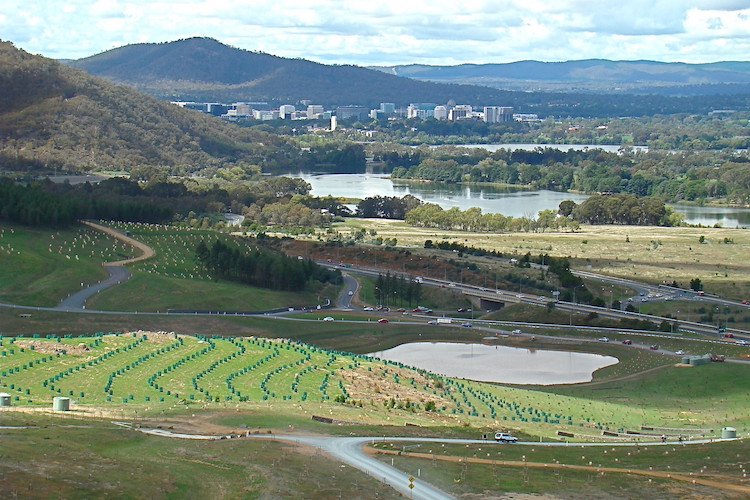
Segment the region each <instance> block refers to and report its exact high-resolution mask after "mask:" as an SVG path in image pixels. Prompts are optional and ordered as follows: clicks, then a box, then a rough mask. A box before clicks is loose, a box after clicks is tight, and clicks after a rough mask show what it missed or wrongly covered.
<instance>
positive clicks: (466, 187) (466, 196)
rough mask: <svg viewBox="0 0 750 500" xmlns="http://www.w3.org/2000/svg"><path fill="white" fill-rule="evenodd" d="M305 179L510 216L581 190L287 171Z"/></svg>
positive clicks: (318, 188)
mask: <svg viewBox="0 0 750 500" xmlns="http://www.w3.org/2000/svg"><path fill="white" fill-rule="evenodd" d="M290 176H291V177H299V178H302V179H304V180H305V181H307V182H309V183H310V185H311V186H312V191H311V194H312V195H313V196H328V195H331V196H337V197H338V196H342V197H346V198H360V199H362V198H368V197H372V196H399V197H401V196H405V195H407V194H410V195H412V196H415V197H417V198H419V199H420V200H422V201H424V202H426V203H435V204H437V205H440V207H442V208H443V209H445V210H448V209H450V208H453V207H458V208H459V209H460V210H467V209H469V208H472V207H479V208H481V209H482V213H498V214H503V215H508V216H511V217H523V216H526V217H535V216H536V215H537V214H538V213H539V212H541V211H542V210H555V211H556V210H557V209H558V207H559V205H560V202H561V201H565V200H572V201H575V202H576V203H581V202H583V201H584V200H586V199H587V198H588V195H585V194H576V193H565V192H562V191H548V190H543V189H538V190H529V189H518V188H514V187H504V186H494V185H483V184H443V183H438V182H414V181H406V180H399V179H394V180H393V181H391V179H390V178H389V177H388V174H322V175H316V174H307V173H299V174H290ZM673 206H674V208H675V210H677V211H678V212H681V213H683V214H685V222H687V223H688V224H695V225H698V224H699V225H703V226H713V225H715V224H721V225H722V226H724V227H728V228H735V227H750V209H747V208H734V207H710V206H709V207H699V206H692V205H673Z"/></svg>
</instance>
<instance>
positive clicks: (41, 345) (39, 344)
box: [14, 340, 90, 356]
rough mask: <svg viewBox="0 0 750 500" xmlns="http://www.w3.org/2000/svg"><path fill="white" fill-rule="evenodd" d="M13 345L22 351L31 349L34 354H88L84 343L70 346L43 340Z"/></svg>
mask: <svg viewBox="0 0 750 500" xmlns="http://www.w3.org/2000/svg"><path fill="white" fill-rule="evenodd" d="M14 344H15V345H17V346H18V347H23V348H24V349H33V350H34V352H38V353H41V354H61V353H63V352H65V353H67V354H72V355H73V356H85V355H86V354H88V353H89V352H90V349H89V346H88V345H86V344H85V343H84V342H81V343H80V344H78V345H70V344H58V343H57V342H50V341H43V340H16V341H15V342H14Z"/></svg>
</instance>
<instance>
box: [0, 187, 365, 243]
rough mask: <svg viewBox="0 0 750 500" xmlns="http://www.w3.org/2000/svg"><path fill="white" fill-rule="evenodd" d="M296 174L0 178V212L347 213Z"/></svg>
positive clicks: (218, 222)
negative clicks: (244, 178)
mask: <svg viewBox="0 0 750 500" xmlns="http://www.w3.org/2000/svg"><path fill="white" fill-rule="evenodd" d="M309 191H310V185H309V184H308V183H307V182H305V181H303V180H302V179H292V178H289V177H268V178H264V179H262V180H261V181H259V182H255V183H248V182H230V181H227V180H222V179H216V180H214V181H211V182H208V181H205V182H199V181H197V180H195V179H193V180H190V179H183V180H182V182H179V181H166V180H154V181H152V182H145V183H144V182H137V181H131V180H129V179H126V178H122V177H113V178H110V179H105V180H103V181H101V182H99V183H97V184H89V183H82V184H75V185H71V184H67V183H53V182H50V181H37V182H34V183H30V184H23V183H17V182H15V181H13V180H11V179H7V178H0V218H2V219H5V220H10V221H14V222H18V223H21V224H27V225H44V226H65V225H70V224H72V223H74V222H75V221H77V220H79V219H108V220H121V221H132V222H173V223H176V224H182V225H190V226H193V227H213V226H216V227H223V226H224V224H225V223H224V222H223V221H224V215H223V214H224V213H225V212H227V211H233V212H234V213H236V214H241V215H245V216H246V222H247V224H246V226H245V228H247V227H248V226H253V228H252V229H253V230H257V231H262V230H264V229H265V228H266V227H269V226H281V227H285V228H289V227H305V228H312V227H320V226H326V225H329V224H330V223H331V221H332V220H333V217H334V216H337V215H351V212H350V211H349V210H348V209H347V208H346V207H345V206H344V205H343V204H342V202H341V201H340V200H338V199H336V198H332V197H325V198H317V197H313V196H310V195H309V194H308V193H309Z"/></svg>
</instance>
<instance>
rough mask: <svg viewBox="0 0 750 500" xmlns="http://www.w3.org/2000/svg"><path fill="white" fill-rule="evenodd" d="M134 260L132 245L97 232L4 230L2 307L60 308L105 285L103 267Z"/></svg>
mask: <svg viewBox="0 0 750 500" xmlns="http://www.w3.org/2000/svg"><path fill="white" fill-rule="evenodd" d="M132 255H133V248H132V247H131V246H130V245H125V244H123V243H121V242H119V241H117V240H116V239H114V238H112V237H110V236H108V235H105V234H103V233H101V232H99V231H95V230H93V229H91V228H84V227H81V228H75V229H68V230H58V231H50V230H47V229H33V228H27V227H22V226H14V225H9V224H7V223H4V224H0V262H2V265H0V302H8V303H13V304H20V305H33V306H45V307H50V306H55V305H57V304H58V303H59V302H60V301H61V300H62V299H64V298H65V297H66V296H67V295H68V294H70V293H73V292H77V291H78V290H81V289H82V288H84V287H86V286H89V285H90V284H92V283H96V282H98V281H100V280H102V279H104V278H105V277H106V276H107V273H106V271H105V270H104V269H103V268H102V264H103V263H105V262H110V261H115V260H120V259H124V258H128V257H131V256H132ZM82 283H83V286H81V284H82Z"/></svg>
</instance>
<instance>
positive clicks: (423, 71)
mask: <svg viewBox="0 0 750 500" xmlns="http://www.w3.org/2000/svg"><path fill="white" fill-rule="evenodd" d="M371 69H376V70H379V71H383V72H385V73H388V74H392V75H398V76H404V77H408V78H414V79H417V80H422V81H432V82H439V83H459V84H472V85H486V86H489V87H495V88H498V89H505V90H523V91H558V92H577V91H594V92H628V93H658V94H664V95H705V94H724V93H747V92H750V62H718V63H710V64H686V63H663V62H656V61H610V60H605V59H588V60H581V61H565V62H540V61H518V62H512V63H505V64H460V65H455V66H429V65H422V64H408V65H400V66H372V67H371Z"/></svg>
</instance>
